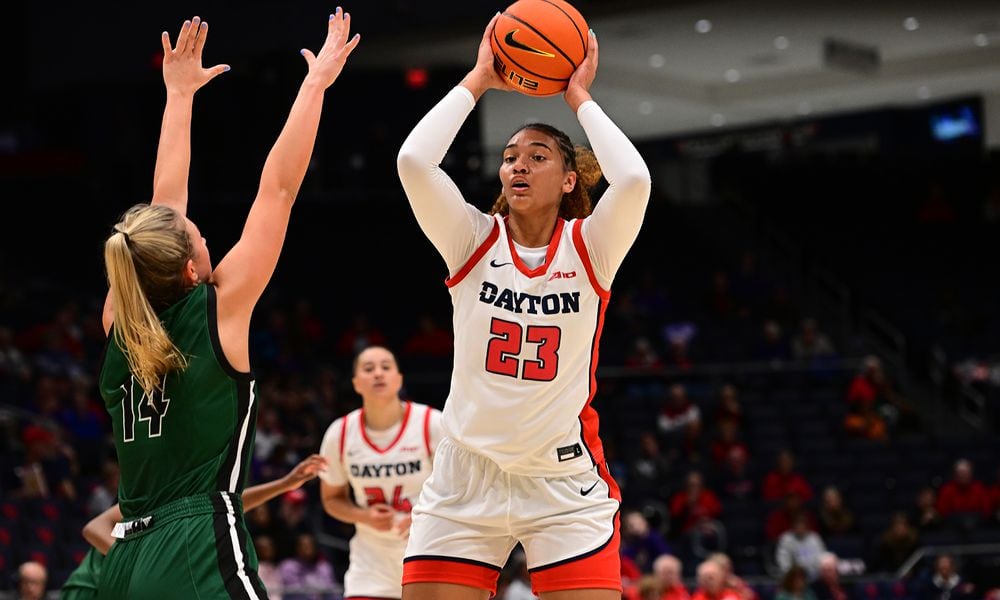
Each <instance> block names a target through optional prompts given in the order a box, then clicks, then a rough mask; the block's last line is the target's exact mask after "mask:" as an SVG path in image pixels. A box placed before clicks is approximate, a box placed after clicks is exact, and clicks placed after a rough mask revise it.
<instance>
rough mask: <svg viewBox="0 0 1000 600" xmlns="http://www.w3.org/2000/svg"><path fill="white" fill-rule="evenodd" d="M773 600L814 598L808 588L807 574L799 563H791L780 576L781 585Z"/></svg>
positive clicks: (814, 595)
mask: <svg viewBox="0 0 1000 600" xmlns="http://www.w3.org/2000/svg"><path fill="white" fill-rule="evenodd" d="M774 600H816V594H815V593H813V591H812V590H811V589H810V588H809V581H808V575H807V574H806V570H805V569H804V568H802V567H801V566H800V565H792V566H791V567H789V568H788V569H787V570H786V571H785V573H784V575H782V577H781V585H780V586H779V587H778V593H777V594H776V595H775V596H774Z"/></svg>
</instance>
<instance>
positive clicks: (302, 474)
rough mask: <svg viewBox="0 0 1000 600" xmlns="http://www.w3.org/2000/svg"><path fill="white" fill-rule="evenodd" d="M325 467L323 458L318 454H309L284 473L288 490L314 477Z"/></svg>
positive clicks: (300, 485) (296, 487)
mask: <svg viewBox="0 0 1000 600" xmlns="http://www.w3.org/2000/svg"><path fill="white" fill-rule="evenodd" d="M325 468H326V459H325V458H323V457H322V456H321V455H319V454H311V455H309V456H308V457H306V458H305V459H303V460H302V461H301V462H300V463H299V464H297V465H295V467H294V468H293V469H292V470H291V471H289V472H288V474H287V475H285V477H284V479H285V483H286V485H287V488H288V490H294V489H298V488H300V487H302V484H303V483H305V482H307V481H309V480H310V479H314V478H315V477H316V476H317V475H319V472H320V471H322V470H323V469H325Z"/></svg>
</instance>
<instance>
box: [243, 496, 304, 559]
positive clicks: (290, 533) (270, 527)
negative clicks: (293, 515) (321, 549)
mask: <svg viewBox="0 0 1000 600" xmlns="http://www.w3.org/2000/svg"><path fill="white" fill-rule="evenodd" d="M281 502H285V500H284V498H282V500H281ZM271 510H272V509H271V504H268V503H266V502H265V503H264V504H261V505H260V506H258V507H257V508H254V509H253V510H251V511H249V512H248V513H247V529H248V530H249V531H250V534H251V535H252V536H254V537H258V536H267V537H268V538H270V539H271V542H272V543H273V544H274V553H275V561H276V562H281V561H282V560H284V559H286V558H289V557H290V556H292V555H293V554H294V552H295V539H296V535H297V534H298V533H299V531H298V530H294V529H291V528H289V527H287V526H286V525H285V524H284V523H282V522H281V520H280V518H279V517H278V516H276V515H275V514H274V513H272V512H271Z"/></svg>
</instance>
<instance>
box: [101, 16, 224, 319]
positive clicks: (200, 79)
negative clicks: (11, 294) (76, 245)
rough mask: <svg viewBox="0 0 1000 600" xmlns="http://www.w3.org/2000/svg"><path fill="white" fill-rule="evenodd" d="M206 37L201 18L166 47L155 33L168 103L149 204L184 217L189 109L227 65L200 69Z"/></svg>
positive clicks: (106, 315)
mask: <svg viewBox="0 0 1000 600" xmlns="http://www.w3.org/2000/svg"><path fill="white" fill-rule="evenodd" d="M207 39H208V23H206V22H204V21H202V20H201V17H194V18H193V19H189V20H187V21H184V24H183V25H181V30H180V33H178V34H177V45H176V46H173V47H171V45H170V34H169V33H167V32H166V31H164V32H163V33H162V34H160V42H161V43H162V44H163V85H164V87H165V88H166V93H167V102H166V106H165V107H164V109H163V121H162V123H161V124H160V142H159V144H158V145H157V147H156V166H155V167H154V168H153V197H152V200H150V203H151V204H165V205H167V206H169V207H170V208H173V209H174V210H176V211H177V212H179V213H181V214H182V215H186V214H187V199H188V189H187V187H188V171H189V169H190V167H191V111H192V106H193V103H194V93H195V92H197V91H198V90H199V89H200V88H201V87H202V86H204V85H205V84H206V83H208V82H209V81H211V80H212V79H213V78H215V76H217V75H219V74H220V73H224V72H226V71H228V70H229V65H215V66H214V67H211V68H208V69H205V68H202V66H201V55H202V51H203V50H204V49H205V41H206V40H207ZM101 320H102V322H103V324H104V332H105V333H107V332H108V330H109V329H110V328H111V323H112V321H114V305H113V303H112V302H111V293H110V292H108V295H107V296H106V297H105V299H104V310H103V314H102V317H101Z"/></svg>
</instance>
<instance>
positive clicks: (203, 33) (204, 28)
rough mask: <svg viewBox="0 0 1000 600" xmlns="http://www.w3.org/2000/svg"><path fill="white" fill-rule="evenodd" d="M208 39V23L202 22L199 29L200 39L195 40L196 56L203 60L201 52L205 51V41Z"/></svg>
mask: <svg viewBox="0 0 1000 600" xmlns="http://www.w3.org/2000/svg"><path fill="white" fill-rule="evenodd" d="M206 39H208V23H206V22H204V21H202V23H201V26H199V27H198V37H197V38H195V40H194V55H195V56H196V57H197V58H201V51H202V50H204V49H205V40H206Z"/></svg>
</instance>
